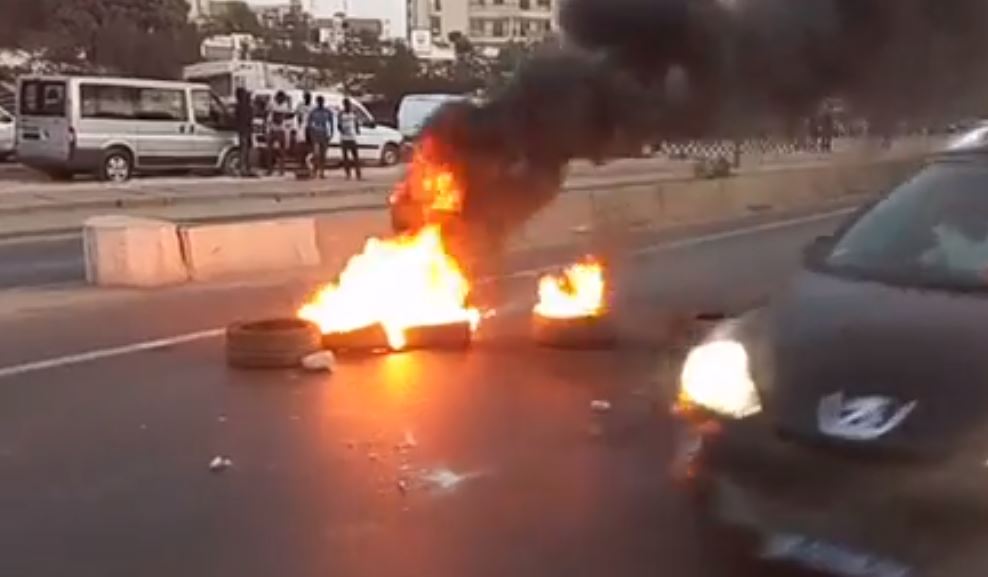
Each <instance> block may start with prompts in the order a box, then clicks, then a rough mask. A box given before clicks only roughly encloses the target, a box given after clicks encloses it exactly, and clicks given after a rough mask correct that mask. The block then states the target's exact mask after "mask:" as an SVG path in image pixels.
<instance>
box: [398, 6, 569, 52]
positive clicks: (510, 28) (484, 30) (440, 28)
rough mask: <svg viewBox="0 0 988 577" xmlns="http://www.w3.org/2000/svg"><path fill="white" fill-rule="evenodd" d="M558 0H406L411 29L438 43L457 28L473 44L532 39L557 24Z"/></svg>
mask: <svg viewBox="0 0 988 577" xmlns="http://www.w3.org/2000/svg"><path fill="white" fill-rule="evenodd" d="M561 1H562V0H408V22H409V29H410V30H411V31H412V33H413V34H414V33H416V31H418V32H419V34H421V33H422V32H423V31H428V32H429V36H430V37H431V39H432V42H433V43H434V44H436V45H438V46H442V45H444V44H446V43H448V38H449V35H450V33H452V32H460V33H462V34H464V35H465V36H466V37H467V38H469V39H470V41H471V42H473V43H474V45H477V46H481V47H497V46H500V45H503V44H506V43H508V42H535V41H538V40H541V39H543V38H545V37H546V35H548V34H551V33H553V32H554V31H555V30H556V29H557V28H558V15H559V3H560V2H561Z"/></svg>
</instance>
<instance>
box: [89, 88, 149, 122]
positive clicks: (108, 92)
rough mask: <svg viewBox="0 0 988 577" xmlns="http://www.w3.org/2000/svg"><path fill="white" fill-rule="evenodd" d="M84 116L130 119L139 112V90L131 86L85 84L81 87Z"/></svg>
mask: <svg viewBox="0 0 988 577" xmlns="http://www.w3.org/2000/svg"><path fill="white" fill-rule="evenodd" d="M79 93H80V95H81V104H80V105H81V112H82V117H83V118H107V119H121V120H129V119H133V118H135V117H136V114H137V110H136V108H137V90H136V89H134V88H131V87H129V86H113V85H108V84H83V85H82V86H80V87H79Z"/></svg>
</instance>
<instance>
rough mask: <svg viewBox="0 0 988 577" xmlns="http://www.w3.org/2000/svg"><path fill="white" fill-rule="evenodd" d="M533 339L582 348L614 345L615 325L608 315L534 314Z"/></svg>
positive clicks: (570, 347)
mask: <svg viewBox="0 0 988 577" xmlns="http://www.w3.org/2000/svg"><path fill="white" fill-rule="evenodd" d="M532 340H534V341H535V342H536V343H538V344H540V345H542V346H546V347H556V348H567V349H582V348H604V347H610V346H613V345H614V343H615V341H616V340H617V334H616V331H615V330H614V325H613V324H612V323H611V320H610V318H609V317H607V316H587V317H575V318H549V317H543V316H540V315H537V314H536V315H532Z"/></svg>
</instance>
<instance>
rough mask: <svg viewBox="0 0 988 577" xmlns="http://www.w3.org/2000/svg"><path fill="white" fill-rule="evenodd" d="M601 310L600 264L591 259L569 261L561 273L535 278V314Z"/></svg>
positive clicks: (568, 314) (562, 314)
mask: <svg viewBox="0 0 988 577" xmlns="http://www.w3.org/2000/svg"><path fill="white" fill-rule="evenodd" d="M603 312H604V267H603V266H601V264H600V263H599V262H597V261H595V260H593V259H587V260H586V261H584V262H581V263H577V264H574V265H572V266H571V267H569V268H567V269H566V270H565V271H563V274H562V275H561V276H558V275H545V276H543V277H542V278H541V279H539V302H538V304H536V305H535V314H537V315H539V316H541V317H547V318H564V319H565V318H582V317H595V316H600V315H601V314H603Z"/></svg>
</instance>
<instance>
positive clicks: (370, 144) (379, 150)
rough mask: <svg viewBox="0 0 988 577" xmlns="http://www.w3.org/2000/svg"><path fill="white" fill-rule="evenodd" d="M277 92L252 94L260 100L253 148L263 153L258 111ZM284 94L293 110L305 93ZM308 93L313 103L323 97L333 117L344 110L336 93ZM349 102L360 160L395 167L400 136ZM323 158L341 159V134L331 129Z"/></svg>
mask: <svg viewBox="0 0 988 577" xmlns="http://www.w3.org/2000/svg"><path fill="white" fill-rule="evenodd" d="M277 92H278V91H277V90H274V89H264V90H258V91H255V92H254V93H253V98H254V100H255V102H257V101H260V103H259V104H258V105H257V106H255V110H257V111H258V114H257V117H256V118H255V120H254V133H255V142H256V145H257V147H258V149H260V150H261V152H262V153H264V151H265V150H266V142H265V137H266V135H265V134H264V116H263V112H261V111H263V110H264V109H265V108H266V106H267V103H268V102H269V101H270V100H271V99H272V98H274V95H275V94H276V93H277ZM283 92H284V93H285V94H286V95H287V96H288V103H289V106H290V107H291V108H292V109H293V110H294V109H295V107H296V106H297V105H298V103H299V102H301V101H302V95H303V94H304V93H305V91H303V90H298V89H294V90H284V91H283ZM310 93H311V94H312V101H313V103H314V102H315V99H316V98H317V97H318V96H322V97H323V98H324V99H325V100H326V107H327V108H329V109H331V110H332V111H333V114H334V116H335V115H336V114H339V112H340V110H341V109H342V108H343V99H344V96H343V95H342V94H340V93H338V92H324V91H320V90H312V91H310ZM352 103H353V111H354V113H355V114H356V115H357V117H358V118H359V120H360V135H359V136H358V137H357V146H358V147H359V148H360V158H361V161H363V162H368V161H370V162H374V163H377V164H379V165H381V166H391V165H394V164H397V163H398V162H399V161H400V160H401V142H402V138H401V133H399V132H398V131H397V130H395V129H394V128H391V127H389V126H384V125H381V124H378V123H377V121H376V120H375V119H374V117H373V116H371V114H370V113H369V112H368V111H367V109H366V108H365V107H364V106H363V105H362V104H361V103H360V102H358V101H356V100H352ZM326 159H327V160H328V161H329V162H331V163H333V162H340V161H342V160H343V154H342V149H341V148H340V135H339V134H338V131H336V130H334V134H333V138H332V140H330V142H329V149H328V150H327V153H326Z"/></svg>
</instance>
